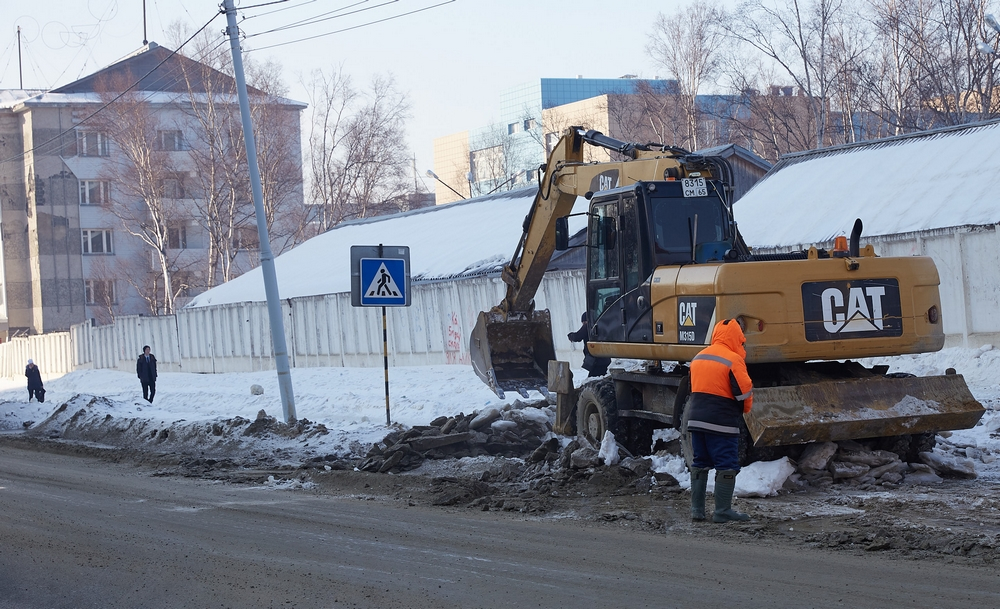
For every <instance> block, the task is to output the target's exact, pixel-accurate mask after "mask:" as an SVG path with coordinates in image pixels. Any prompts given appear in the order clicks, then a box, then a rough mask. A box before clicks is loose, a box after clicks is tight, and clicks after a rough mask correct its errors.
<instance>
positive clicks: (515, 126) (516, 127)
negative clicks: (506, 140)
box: [507, 123, 521, 135]
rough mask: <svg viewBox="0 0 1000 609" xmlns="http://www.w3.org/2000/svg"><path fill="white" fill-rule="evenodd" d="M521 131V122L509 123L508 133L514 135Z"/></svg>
mask: <svg viewBox="0 0 1000 609" xmlns="http://www.w3.org/2000/svg"><path fill="white" fill-rule="evenodd" d="M519 131H521V123H510V124H509V125H507V135H514V134H515V133H518V132H519Z"/></svg>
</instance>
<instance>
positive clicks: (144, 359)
mask: <svg viewBox="0 0 1000 609" xmlns="http://www.w3.org/2000/svg"><path fill="white" fill-rule="evenodd" d="M135 374H136V376H138V377H139V382H140V383H142V399H144V400H146V401H147V402H149V403H150V404H152V403H153V396H154V395H156V358H155V357H153V354H152V353H150V352H149V345H146V346H144V347H143V348H142V355H140V356H139V360H138V361H136V363H135Z"/></svg>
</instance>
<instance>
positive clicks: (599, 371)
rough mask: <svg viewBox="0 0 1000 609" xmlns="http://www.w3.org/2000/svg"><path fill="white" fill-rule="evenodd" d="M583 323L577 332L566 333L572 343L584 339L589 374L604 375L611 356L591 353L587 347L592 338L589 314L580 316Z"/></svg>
mask: <svg viewBox="0 0 1000 609" xmlns="http://www.w3.org/2000/svg"><path fill="white" fill-rule="evenodd" d="M580 321H582V322H583V325H582V326H580V329H579V330H577V331H576V332H570V333H569V334H567V335H566V338H568V339H569V341H570V342H571V343H578V342H580V341H583V368H584V370H586V371H587V372H588V374H587V376H588V377H590V376H604V375H605V374H607V372H608V366H610V365H611V358H609V357H594V356H593V355H591V354H590V349H588V348H587V340H588V339H589V338H590V332H589V331H588V329H587V314H586V313H584V314H583V317H581V318H580Z"/></svg>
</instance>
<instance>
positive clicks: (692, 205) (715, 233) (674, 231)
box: [647, 181, 732, 265]
mask: <svg viewBox="0 0 1000 609" xmlns="http://www.w3.org/2000/svg"><path fill="white" fill-rule="evenodd" d="M708 185H709V188H708V196H704V197H685V196H684V193H683V191H682V189H681V185H680V183H679V182H659V183H657V184H656V186H657V188H656V190H655V191H654V192H652V193H648V194H649V197H648V200H647V201H648V205H649V214H650V216H651V221H652V222H651V223H652V227H653V242H654V251H655V255H656V264H657V265H673V264H687V263H690V262H707V261H708V260H714V259H718V260H721V259H722V255H724V254H725V252H726V250H727V249H729V248H731V247H732V234H731V233H732V230H731V228H730V227H731V222H730V218H729V212H728V210H727V209H726V206H725V203H723V201H722V198H721V197H720V196H719V195H718V190H717V188H716V186H717V184H716V183H715V182H712V181H708Z"/></svg>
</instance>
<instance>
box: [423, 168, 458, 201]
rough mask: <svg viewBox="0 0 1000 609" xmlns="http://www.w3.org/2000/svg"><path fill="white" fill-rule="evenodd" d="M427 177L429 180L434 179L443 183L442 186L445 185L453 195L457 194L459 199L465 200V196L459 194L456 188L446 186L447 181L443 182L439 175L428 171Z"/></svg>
mask: <svg viewBox="0 0 1000 609" xmlns="http://www.w3.org/2000/svg"><path fill="white" fill-rule="evenodd" d="M427 177H428V178H434V179H435V180H437V181H438V182H441V183H442V184H444V186H445V188H447V189H448V190H450V191H452V192H453V193H455V194H456V195H458V198H459V199H465V197H463V196H462V193H460V192H458V191H457V190H455V189H454V188H452V187H451V186H448V185H447V184H445V181H444V180H442V179H441V178H439V177H438V176H437V174H436V173H434V172H433V171H431V170H430V169H428V170H427Z"/></svg>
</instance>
